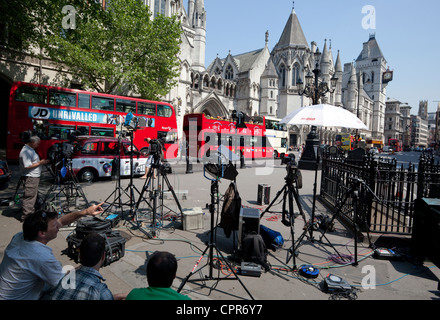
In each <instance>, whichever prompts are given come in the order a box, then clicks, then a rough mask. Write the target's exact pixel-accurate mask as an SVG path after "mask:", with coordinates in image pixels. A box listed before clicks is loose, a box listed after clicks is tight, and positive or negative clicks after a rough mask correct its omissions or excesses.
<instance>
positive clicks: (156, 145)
mask: <svg viewBox="0 0 440 320" xmlns="http://www.w3.org/2000/svg"><path fill="white" fill-rule="evenodd" d="M149 143H150V146H149V150H150V155H152V156H153V159H154V161H153V167H155V168H157V167H159V165H160V162H161V161H163V159H164V157H163V151H164V150H165V147H164V145H165V141H164V140H163V139H160V138H158V139H154V140H150V141H149Z"/></svg>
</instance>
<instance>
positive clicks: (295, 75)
mask: <svg viewBox="0 0 440 320" xmlns="http://www.w3.org/2000/svg"><path fill="white" fill-rule="evenodd" d="M298 79H299V64H298V63H295V64H294V65H293V69H292V86H296V83H297V82H298Z"/></svg>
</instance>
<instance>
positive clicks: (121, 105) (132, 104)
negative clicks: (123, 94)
mask: <svg viewBox="0 0 440 320" xmlns="http://www.w3.org/2000/svg"><path fill="white" fill-rule="evenodd" d="M116 111H118V112H125V113H130V112H131V113H136V101H132V100H125V99H124V100H123V99H116Z"/></svg>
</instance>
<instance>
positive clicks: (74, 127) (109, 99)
mask: <svg viewBox="0 0 440 320" xmlns="http://www.w3.org/2000/svg"><path fill="white" fill-rule="evenodd" d="M127 115H130V116H133V117H134V118H135V119H140V118H143V120H145V121H139V123H142V127H136V128H133V127H131V128H130V127H126V126H125V124H126V116H127ZM8 123H9V126H8V137H7V149H6V156H7V159H10V160H17V159H18V156H19V153H20V150H21V148H22V146H23V141H22V140H21V138H20V135H21V133H23V132H25V131H29V130H30V131H32V132H33V133H34V134H36V135H38V136H39V137H40V139H41V143H40V146H39V148H38V152H39V154H40V156H41V157H42V158H47V156H48V154H49V151H50V149H51V147H52V146H53V145H54V144H56V143H60V142H63V141H67V140H69V138H70V136H71V134H72V133H73V134H74V136H109V137H117V136H118V135H119V134H124V132H125V133H126V132H127V131H129V135H130V136H131V134H130V133H132V136H133V144H134V145H135V146H136V147H137V148H138V149H140V150H141V152H143V151H145V150H146V148H147V147H148V143H147V142H146V139H147V138H150V139H152V140H154V139H161V141H163V142H164V148H165V150H166V151H165V152H164V158H165V159H174V158H176V157H177V153H178V137H177V121H176V113H175V110H174V108H173V107H172V106H171V105H170V104H167V103H163V102H157V101H150V100H144V99H137V98H131V97H125V96H116V95H110V94H102V93H96V92H88V91H84V90H76V89H67V88H61V87H52V86H45V85H38V84H31V83H25V82H15V83H13V85H12V87H11V91H10V96H9V109H8ZM130 131H131V132H130Z"/></svg>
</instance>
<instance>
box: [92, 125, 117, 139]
mask: <svg viewBox="0 0 440 320" xmlns="http://www.w3.org/2000/svg"><path fill="white" fill-rule="evenodd" d="M91 135H92V136H100V137H114V132H113V129H112V128H93V127H92V131H91Z"/></svg>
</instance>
